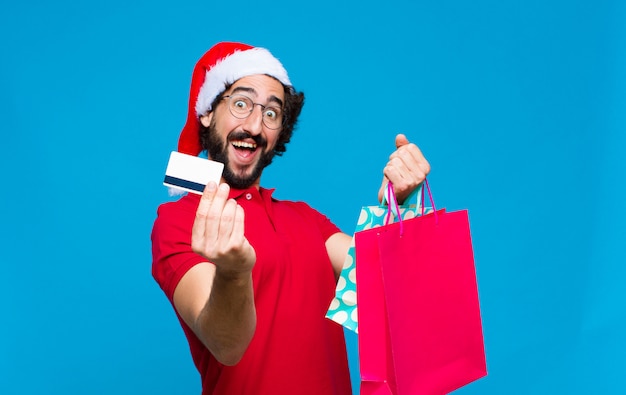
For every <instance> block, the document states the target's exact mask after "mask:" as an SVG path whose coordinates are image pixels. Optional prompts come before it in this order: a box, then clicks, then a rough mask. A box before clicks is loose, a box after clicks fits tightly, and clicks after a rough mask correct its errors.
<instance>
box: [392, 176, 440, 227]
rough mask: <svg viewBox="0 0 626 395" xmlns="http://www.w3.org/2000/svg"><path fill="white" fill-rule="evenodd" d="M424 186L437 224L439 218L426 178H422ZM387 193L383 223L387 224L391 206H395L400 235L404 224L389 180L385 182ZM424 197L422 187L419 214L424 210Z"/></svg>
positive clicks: (422, 213)
mask: <svg viewBox="0 0 626 395" xmlns="http://www.w3.org/2000/svg"><path fill="white" fill-rule="evenodd" d="M424 186H425V187H426V190H428V199H429V200H430V204H431V205H432V206H433V212H434V214H435V224H437V223H439V220H438V218H437V208H436V207H435V201H434V200H433V195H432V193H431V192H430V185H428V180H427V179H426V178H424ZM387 195H388V196H389V199H388V200H389V201H388V202H387V205H388V210H387V217H386V218H385V225H387V224H389V220H390V219H391V212H392V211H393V210H392V207H393V208H395V209H396V210H395V211H396V213H398V221H399V222H400V236H402V234H403V233H404V226H403V224H402V216H401V215H400V207H399V206H398V200H397V199H396V194H395V193H394V191H393V185H392V184H391V181H390V182H388V183H387ZM424 198H425V196H424V188H422V210H421V211H422V212H421V215H424V210H425V209H424V207H425V200H424ZM392 205H393V206H392Z"/></svg>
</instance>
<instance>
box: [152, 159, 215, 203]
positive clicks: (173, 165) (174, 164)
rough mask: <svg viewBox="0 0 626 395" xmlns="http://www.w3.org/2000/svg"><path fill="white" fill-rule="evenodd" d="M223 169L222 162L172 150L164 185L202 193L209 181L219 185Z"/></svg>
mask: <svg viewBox="0 0 626 395" xmlns="http://www.w3.org/2000/svg"><path fill="white" fill-rule="evenodd" d="M223 170H224V164H223V163H221V162H215V161H212V160H209V159H205V158H199V157H197V156H193V155H187V154H183V153H180V152H177V151H172V153H171V154H170V160H169V162H168V163H167V169H165V179H164V180H163V185H165V186H167V187H170V188H175V189H179V190H182V191H186V192H191V193H196V194H198V195H202V191H204V187H205V186H206V184H208V183H209V181H214V182H215V183H216V184H218V185H219V183H220V180H221V178H222V171H223Z"/></svg>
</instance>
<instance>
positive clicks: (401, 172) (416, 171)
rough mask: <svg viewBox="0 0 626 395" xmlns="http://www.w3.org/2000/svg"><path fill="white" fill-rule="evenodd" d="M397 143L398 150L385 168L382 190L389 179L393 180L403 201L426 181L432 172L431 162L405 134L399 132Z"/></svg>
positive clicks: (395, 188) (399, 197)
mask: <svg viewBox="0 0 626 395" xmlns="http://www.w3.org/2000/svg"><path fill="white" fill-rule="evenodd" d="M395 143H396V150H395V151H394V152H393V153H392V154H391V155H390V156H389V162H387V165H386V166H385V168H384V169H383V175H384V178H383V185H382V186H381V190H382V187H384V186H385V185H386V182H387V181H391V182H392V183H393V186H394V191H395V193H396V196H397V197H398V200H400V201H402V200H403V199H404V198H405V197H406V196H408V195H409V194H410V193H411V192H412V191H413V190H414V189H415V188H417V186H418V185H419V184H421V183H422V182H423V181H424V179H425V178H426V176H427V175H428V173H429V172H430V164H429V163H428V161H427V160H426V158H425V157H424V155H423V154H422V151H420V149H419V148H418V147H417V145H415V144H413V143H411V142H409V140H408V139H407V138H406V136H405V135H403V134H398V135H397V136H396V139H395ZM380 195H381V193H380V192H379V197H380Z"/></svg>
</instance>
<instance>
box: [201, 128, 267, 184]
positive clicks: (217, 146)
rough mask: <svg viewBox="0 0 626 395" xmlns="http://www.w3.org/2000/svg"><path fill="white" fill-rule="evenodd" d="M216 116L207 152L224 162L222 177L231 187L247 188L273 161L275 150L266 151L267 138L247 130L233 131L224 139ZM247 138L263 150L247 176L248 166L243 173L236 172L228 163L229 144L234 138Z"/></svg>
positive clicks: (212, 158) (210, 131)
mask: <svg viewBox="0 0 626 395" xmlns="http://www.w3.org/2000/svg"><path fill="white" fill-rule="evenodd" d="M214 121H215V117H214V118H213V119H212V120H211V124H210V125H209V128H208V129H209V130H208V136H209V138H208V147H206V148H207V152H208V154H209V158H210V159H211V160H214V161H217V162H222V163H223V164H224V172H223V174H222V177H223V178H224V181H226V183H227V184H228V185H230V186H231V188H235V189H246V188H248V187H250V186H251V185H252V184H253V183H254V182H255V181H256V180H257V179H258V178H259V177H260V176H261V173H262V172H263V169H265V167H267V166H268V165H269V164H270V163H272V159H273V158H274V150H271V151H269V152H265V148H266V147H267V140H265V139H264V138H263V137H261V136H260V135H257V136H252V135H250V134H249V133H246V132H231V133H229V134H228V136H227V137H226V141H222V140H221V138H220V136H219V134H218V133H217V130H216V128H215V122H214ZM246 138H251V139H253V140H254V142H255V143H256V145H257V147H258V148H257V149H259V150H261V157H260V158H259V161H258V162H257V163H256V164H255V165H254V168H253V169H252V172H250V174H249V175H248V176H245V175H244V174H245V171H246V170H248V167H245V168H243V169H242V171H241V174H236V173H235V172H234V171H233V169H232V168H231V167H230V165H229V163H228V150H227V148H228V147H227V144H229V142H230V141H233V140H243V139H246Z"/></svg>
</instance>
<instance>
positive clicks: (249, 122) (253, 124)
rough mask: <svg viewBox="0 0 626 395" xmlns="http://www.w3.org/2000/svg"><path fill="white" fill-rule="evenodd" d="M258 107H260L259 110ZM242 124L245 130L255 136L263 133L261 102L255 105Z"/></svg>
mask: <svg viewBox="0 0 626 395" xmlns="http://www.w3.org/2000/svg"><path fill="white" fill-rule="evenodd" d="M257 108H258V109H259V110H258V111H257ZM242 126H243V129H244V130H245V131H247V132H248V133H250V134H251V135H253V136H256V135H258V134H260V133H261V131H262V130H263V107H262V106H261V105H260V104H256V105H255V106H254V108H253V109H252V112H251V113H250V115H248V117H247V118H246V119H245V120H244V123H243V125H242Z"/></svg>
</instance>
